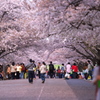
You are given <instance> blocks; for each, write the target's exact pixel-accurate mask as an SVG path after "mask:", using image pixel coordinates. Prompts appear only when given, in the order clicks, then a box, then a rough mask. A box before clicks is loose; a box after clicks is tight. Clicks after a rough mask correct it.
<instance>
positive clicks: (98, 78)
mask: <svg viewBox="0 0 100 100" xmlns="http://www.w3.org/2000/svg"><path fill="white" fill-rule="evenodd" d="M92 82H93V84H94V85H95V86H96V93H95V94H96V100H100V60H98V62H97V66H96V67H95V68H94V71H93V80H92Z"/></svg>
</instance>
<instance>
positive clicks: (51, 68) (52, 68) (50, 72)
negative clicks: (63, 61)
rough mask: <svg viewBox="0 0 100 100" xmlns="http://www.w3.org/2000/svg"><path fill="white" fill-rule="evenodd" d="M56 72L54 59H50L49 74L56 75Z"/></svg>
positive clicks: (51, 76)
mask: <svg viewBox="0 0 100 100" xmlns="http://www.w3.org/2000/svg"><path fill="white" fill-rule="evenodd" d="M54 72H55V68H54V65H53V64H52V61H50V64H49V75H50V78H53V77H54Z"/></svg>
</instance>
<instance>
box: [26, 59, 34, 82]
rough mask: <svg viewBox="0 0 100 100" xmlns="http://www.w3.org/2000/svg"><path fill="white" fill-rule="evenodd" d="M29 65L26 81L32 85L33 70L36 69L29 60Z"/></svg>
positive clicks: (32, 61)
mask: <svg viewBox="0 0 100 100" xmlns="http://www.w3.org/2000/svg"><path fill="white" fill-rule="evenodd" d="M29 61H30V64H28V65H27V69H28V81H29V83H33V77H34V68H36V65H35V61H34V60H32V59H30V60H29Z"/></svg>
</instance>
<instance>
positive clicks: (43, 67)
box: [40, 62, 47, 83]
mask: <svg viewBox="0 0 100 100" xmlns="http://www.w3.org/2000/svg"><path fill="white" fill-rule="evenodd" d="M46 69H47V67H46V63H45V62H42V65H41V67H40V73H41V79H42V83H44V82H45V74H46Z"/></svg>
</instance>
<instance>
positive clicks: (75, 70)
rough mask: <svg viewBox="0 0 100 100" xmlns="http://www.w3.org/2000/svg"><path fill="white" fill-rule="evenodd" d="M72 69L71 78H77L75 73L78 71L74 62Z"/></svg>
mask: <svg viewBox="0 0 100 100" xmlns="http://www.w3.org/2000/svg"><path fill="white" fill-rule="evenodd" d="M71 69H72V71H73V78H78V74H77V72H78V66H76V63H74V64H73V65H72V68H71Z"/></svg>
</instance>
